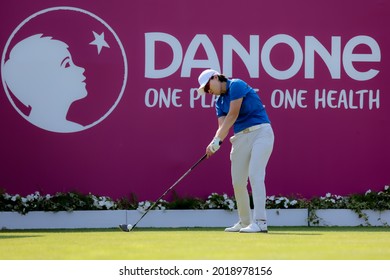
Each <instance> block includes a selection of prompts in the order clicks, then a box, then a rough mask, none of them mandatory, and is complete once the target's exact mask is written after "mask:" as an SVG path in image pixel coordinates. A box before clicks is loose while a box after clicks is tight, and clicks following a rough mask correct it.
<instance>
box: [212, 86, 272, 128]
mask: <svg viewBox="0 0 390 280" xmlns="http://www.w3.org/2000/svg"><path fill="white" fill-rule="evenodd" d="M239 98H243V100H242V105H241V109H240V113H239V114H238V117H237V120H236V122H235V123H234V125H233V130H234V133H238V132H240V131H241V130H244V129H245V128H248V127H251V126H254V125H258V124H262V123H270V120H269V118H268V115H267V112H266V111H265V108H264V106H263V103H262V102H261V100H260V97H259V95H258V94H257V93H256V91H255V90H254V89H253V88H251V87H250V86H249V85H248V84H247V83H245V82H244V81H243V80H240V79H231V80H230V79H228V80H227V82H226V93H224V94H223V95H220V96H219V97H218V99H217V102H216V103H215V108H216V111H217V116H218V118H219V117H223V116H226V115H227V114H228V112H229V108H230V101H232V100H236V99H239Z"/></svg>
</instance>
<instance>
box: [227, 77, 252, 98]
mask: <svg viewBox="0 0 390 280" xmlns="http://www.w3.org/2000/svg"><path fill="white" fill-rule="evenodd" d="M249 90H250V87H249V85H248V84H247V83H245V82H244V81H242V80H239V79H236V80H234V81H233V82H232V83H231V85H230V99H231V100H236V99H239V98H242V97H245V96H246V94H247V93H248V92H249Z"/></svg>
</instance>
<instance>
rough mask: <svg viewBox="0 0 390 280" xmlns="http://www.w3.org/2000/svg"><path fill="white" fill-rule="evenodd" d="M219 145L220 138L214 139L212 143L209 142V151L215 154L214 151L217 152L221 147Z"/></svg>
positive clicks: (220, 142)
mask: <svg viewBox="0 0 390 280" xmlns="http://www.w3.org/2000/svg"><path fill="white" fill-rule="evenodd" d="M221 144H222V141H221V138H219V137H214V139H213V141H211V143H210V144H209V149H210V151H212V152H213V153H215V152H216V151H218V150H219V148H220V147H221Z"/></svg>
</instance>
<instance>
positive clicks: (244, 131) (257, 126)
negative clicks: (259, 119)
mask: <svg viewBox="0 0 390 280" xmlns="http://www.w3.org/2000/svg"><path fill="white" fill-rule="evenodd" d="M267 125H270V124H269V123H262V124H258V125H254V126H250V127H248V128H245V129H244V130H241V131H240V132H237V133H236V134H235V135H239V134H246V133H249V132H252V131H255V130H258V129H260V128H262V127H263V126H267Z"/></svg>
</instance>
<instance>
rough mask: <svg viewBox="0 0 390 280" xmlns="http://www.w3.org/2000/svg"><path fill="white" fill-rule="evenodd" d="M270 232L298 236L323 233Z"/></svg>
mask: <svg viewBox="0 0 390 280" xmlns="http://www.w3.org/2000/svg"><path fill="white" fill-rule="evenodd" d="M268 234H271V235H297V236H300V235H323V234H322V233H304V232H303V233H294V232H272V231H271V232H270V231H268Z"/></svg>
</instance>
